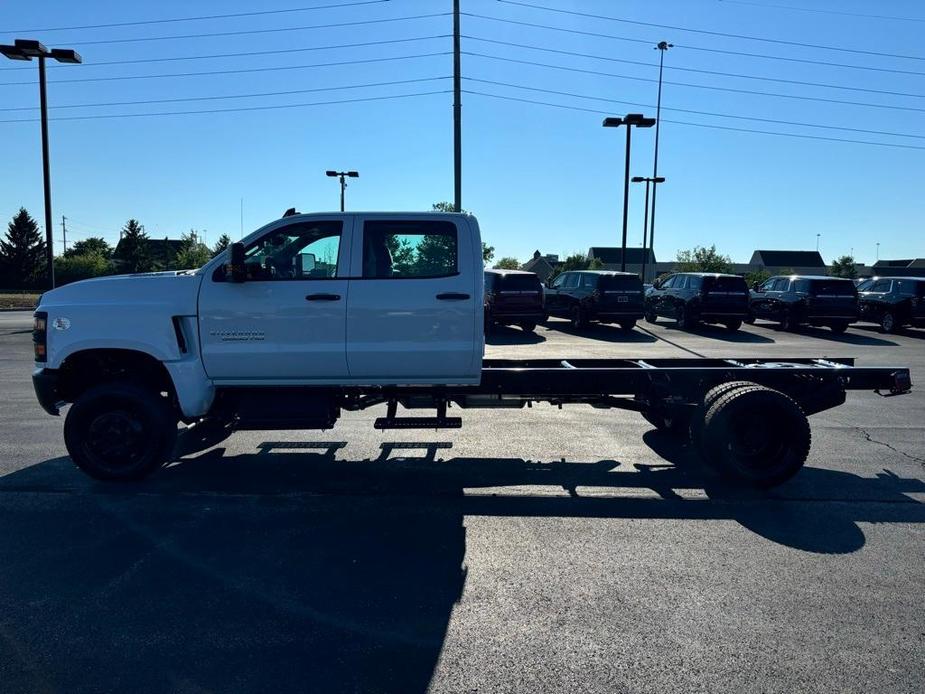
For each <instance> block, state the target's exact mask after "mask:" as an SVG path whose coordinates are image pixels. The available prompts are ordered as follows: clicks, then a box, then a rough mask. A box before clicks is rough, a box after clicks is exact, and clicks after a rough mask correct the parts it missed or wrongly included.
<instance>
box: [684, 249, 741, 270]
mask: <svg viewBox="0 0 925 694" xmlns="http://www.w3.org/2000/svg"><path fill="white" fill-rule="evenodd" d="M677 262H678V272H729V271H730V270H731V269H732V259H731V258H730V257H729V256H728V255H722V254H721V253H719V252H717V250H716V246H715V245H712V246H710V247H709V248H707V247H705V246H694V249H693V250H687V251H678V256H677Z"/></svg>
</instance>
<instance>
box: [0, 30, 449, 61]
mask: <svg viewBox="0 0 925 694" xmlns="http://www.w3.org/2000/svg"><path fill="white" fill-rule="evenodd" d="M450 36H452V34H430V35H428V36H412V37H410V38H404V39H384V40H382V41H363V42H361V43H342V44H338V45H334V46H307V47H305V48H278V49H275V50H271V51H246V52H244V53H213V54H212V55H186V56H165V57H163V58H138V59H136V60H110V61H106V62H101V63H84V64H83V66H82V69H86V68H88V67H101V66H103V65H137V64H141V63H170V62H176V61H180V60H210V59H213V58H241V57H251V56H255V55H280V54H284V53H304V52H306V51H329V50H334V49H339V48H365V47H366V46H385V45H389V44H395V43H409V42H412V41H428V40H430V39H445V38H448V37H450ZM53 67H68V66H65V65H49V66H48V69H51V68H53ZM4 69H6V70H23V69H25V68H4Z"/></svg>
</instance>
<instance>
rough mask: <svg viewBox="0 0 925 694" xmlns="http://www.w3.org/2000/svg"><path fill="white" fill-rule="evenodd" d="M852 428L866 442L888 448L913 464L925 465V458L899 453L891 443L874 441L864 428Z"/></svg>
mask: <svg viewBox="0 0 925 694" xmlns="http://www.w3.org/2000/svg"><path fill="white" fill-rule="evenodd" d="M854 428H855V429H856V430H857V431H859V432H861V434H862V435H863V436H864V438H865V439H866V440H867V441H869V442H870V443H876V444H877V445H878V446H884V447H886V448H889V449H890V450H891V451H893V452H894V453H899V454H900V455H901V456H904V457H906V458H908V459H909V460H913V461H915V462H917V463H920V464H922V465H925V458H919V457H918V456H915V455H912V454H911V453H906V452H905V451H901V450H899V449H898V448H896V446H894V445H893V444H891V443H887V442H886V441H878V440H877V439H875V438H874V437H873V436H871V434H870V432H869V431H867V429H864V428H862V427H854Z"/></svg>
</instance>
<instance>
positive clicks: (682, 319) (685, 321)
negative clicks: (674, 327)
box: [677, 304, 697, 330]
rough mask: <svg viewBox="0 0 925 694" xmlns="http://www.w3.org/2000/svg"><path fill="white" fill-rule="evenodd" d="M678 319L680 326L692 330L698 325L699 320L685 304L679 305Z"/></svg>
mask: <svg viewBox="0 0 925 694" xmlns="http://www.w3.org/2000/svg"><path fill="white" fill-rule="evenodd" d="M677 321H678V327H679V328H681V329H682V330H690V329H692V328H693V327H694V326H696V325H697V321H696V320H695V319H694V317H693V316H691V312H690V310H688V308H687V306H684V305H683V304H682V305H681V306H679V307H678V313H677Z"/></svg>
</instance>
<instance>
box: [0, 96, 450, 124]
mask: <svg viewBox="0 0 925 694" xmlns="http://www.w3.org/2000/svg"><path fill="white" fill-rule="evenodd" d="M451 91H452V90H450V89H441V90H437V91H431V92H415V93H412V94H391V95H388V96H367V97H360V98H356V99H338V100H336V101H312V102H308V103H301V104H280V105H276V106H240V107H235V108H213V109H208V110H200V111H160V112H153V113H107V114H98V115H93V116H58V117H56V118H49V119H48V120H50V121H52V120H54V121H64V120H102V119H108V118H150V117H154V116H187V115H194V114H199V113H234V112H240V111H272V110H276V109H283V108H303V107H307V106H330V105H333V104H355V103H360V102H367V101H386V100H388V99H407V98H411V97H417V96H430V95H433V94H448V93H450V92H451ZM38 120H39V119H38V118H17V119H13V120H0V123H35V122H37V121H38Z"/></svg>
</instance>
